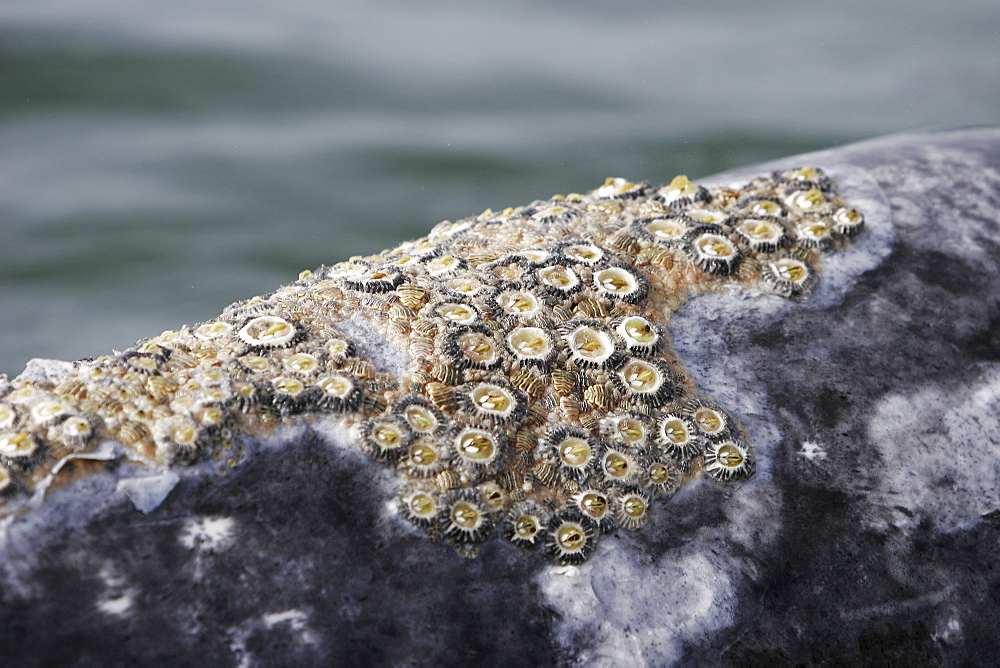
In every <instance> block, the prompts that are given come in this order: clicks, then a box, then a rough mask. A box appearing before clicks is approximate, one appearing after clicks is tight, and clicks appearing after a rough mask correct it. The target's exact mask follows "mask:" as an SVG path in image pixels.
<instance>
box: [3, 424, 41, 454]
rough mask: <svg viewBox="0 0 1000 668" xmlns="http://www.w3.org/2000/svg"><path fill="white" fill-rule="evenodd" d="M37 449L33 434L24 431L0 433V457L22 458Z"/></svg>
mask: <svg viewBox="0 0 1000 668" xmlns="http://www.w3.org/2000/svg"><path fill="white" fill-rule="evenodd" d="M37 449H38V441H37V440H36V439H35V436H34V435H33V434H31V433H29V432H26V431H14V432H10V431H8V432H4V433H0V457H4V458H6V459H9V460H22V459H26V458H28V457H31V456H32V455H34V454H35V451H36V450H37Z"/></svg>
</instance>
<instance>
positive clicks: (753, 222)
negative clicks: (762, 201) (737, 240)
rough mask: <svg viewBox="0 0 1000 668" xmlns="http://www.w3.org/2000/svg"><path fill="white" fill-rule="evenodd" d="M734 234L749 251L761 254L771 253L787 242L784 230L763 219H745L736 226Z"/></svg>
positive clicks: (774, 223) (777, 224) (771, 221)
mask: <svg viewBox="0 0 1000 668" xmlns="http://www.w3.org/2000/svg"><path fill="white" fill-rule="evenodd" d="M772 204H773V202H772ZM776 206H777V205H776ZM736 232H737V234H739V235H740V236H741V237H742V238H743V239H744V241H746V242H747V245H749V246H750V248H751V249H753V250H755V251H758V252H762V253H773V252H774V251H776V250H777V249H778V248H780V247H781V246H782V245H784V243H785V242H786V241H787V236H786V235H785V228H784V227H782V225H781V224H780V223H778V222H777V221H775V220H767V219H764V218H746V219H744V220H742V221H740V223H739V224H738V225H737V226H736Z"/></svg>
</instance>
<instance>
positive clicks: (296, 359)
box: [282, 352, 320, 376]
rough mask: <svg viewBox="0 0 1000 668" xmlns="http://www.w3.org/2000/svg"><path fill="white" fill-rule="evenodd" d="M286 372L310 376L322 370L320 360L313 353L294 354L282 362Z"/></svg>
mask: <svg viewBox="0 0 1000 668" xmlns="http://www.w3.org/2000/svg"><path fill="white" fill-rule="evenodd" d="M282 366H283V367H284V368H285V371H287V372H289V373H293V374H297V375H300V376H310V375H312V374H313V373H315V372H316V371H317V370H318V369H319V368H320V363H319V359H318V358H317V357H316V356H315V355H313V354H311V353H304V352H299V353H294V354H292V355H289V356H288V357H286V358H284V359H283V360H282Z"/></svg>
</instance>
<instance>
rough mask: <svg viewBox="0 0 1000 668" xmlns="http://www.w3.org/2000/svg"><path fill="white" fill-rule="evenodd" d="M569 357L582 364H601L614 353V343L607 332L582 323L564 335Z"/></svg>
mask: <svg viewBox="0 0 1000 668" xmlns="http://www.w3.org/2000/svg"><path fill="white" fill-rule="evenodd" d="M565 339H566V343H567V344H568V345H569V352H570V359H571V360H573V361H574V362H576V363H578V364H581V365H584V366H602V365H604V364H605V363H606V362H608V361H609V360H610V359H611V357H612V355H614V353H615V344H614V342H613V341H612V340H611V336H609V335H608V333H607V332H605V331H603V330H601V329H598V328H597V327H595V326H593V325H591V324H589V323H584V324H580V325H577V326H576V327H573V328H572V329H570V330H569V332H568V333H567V334H566V335H565Z"/></svg>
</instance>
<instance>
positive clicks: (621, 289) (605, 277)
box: [594, 264, 649, 304]
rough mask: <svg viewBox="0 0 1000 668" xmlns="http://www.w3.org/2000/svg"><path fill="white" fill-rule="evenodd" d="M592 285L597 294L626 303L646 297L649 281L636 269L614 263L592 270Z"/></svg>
mask: <svg viewBox="0 0 1000 668" xmlns="http://www.w3.org/2000/svg"><path fill="white" fill-rule="evenodd" d="M594 286H595V287H596V288H597V291H598V294H600V295H602V296H605V297H610V298H612V299H620V300H622V301H624V302H626V303H627V304H638V303H639V302H641V301H642V300H643V299H645V298H646V293H647V292H648V291H649V283H648V281H647V280H646V278H645V277H644V276H643V275H642V274H641V273H640V272H638V271H637V270H635V269H633V268H632V267H629V266H627V265H623V264H616V265H612V266H610V267H607V268H605V269H599V270H598V271H595V272H594Z"/></svg>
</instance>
